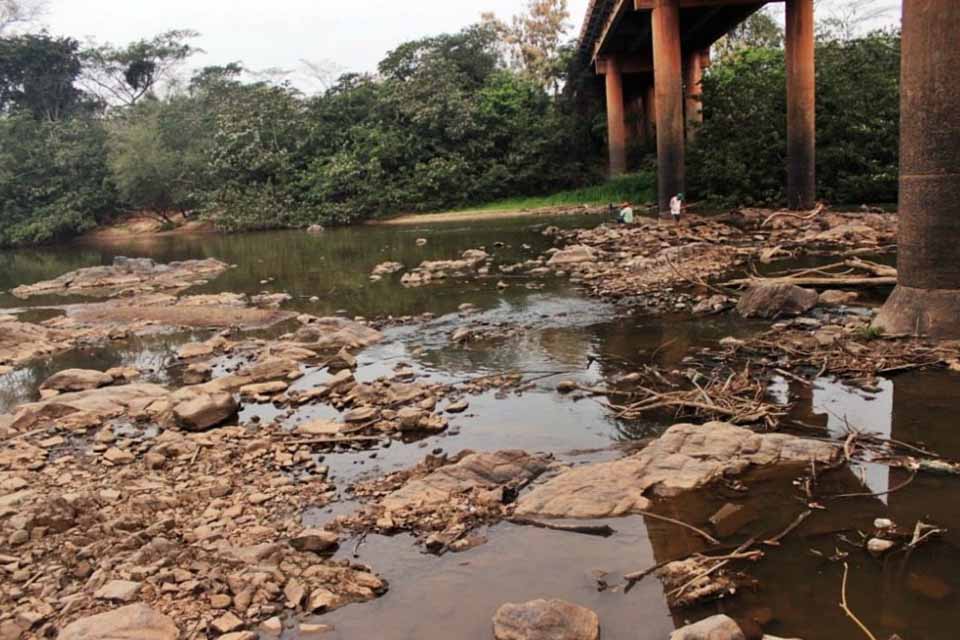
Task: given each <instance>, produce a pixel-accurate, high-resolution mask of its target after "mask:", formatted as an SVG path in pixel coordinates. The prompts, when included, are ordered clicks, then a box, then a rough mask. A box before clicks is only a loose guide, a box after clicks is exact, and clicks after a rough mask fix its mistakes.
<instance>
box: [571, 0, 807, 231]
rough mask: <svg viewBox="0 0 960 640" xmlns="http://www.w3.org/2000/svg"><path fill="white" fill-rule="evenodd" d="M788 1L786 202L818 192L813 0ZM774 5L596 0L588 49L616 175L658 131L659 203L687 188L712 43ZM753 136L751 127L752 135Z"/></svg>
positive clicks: (583, 44) (803, 203)
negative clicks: (688, 155) (688, 154)
mask: <svg viewBox="0 0 960 640" xmlns="http://www.w3.org/2000/svg"><path fill="white" fill-rule="evenodd" d="M774 1H777V2H784V3H785V4H786V56H787V96H786V99H787V102H788V109H787V201H788V204H789V206H790V207H791V208H794V209H810V208H812V207H813V205H814V201H815V199H816V168H815V167H816V161H815V157H816V150H815V139H816V129H815V78H814V11H813V5H814V0H774ZM767 4H770V2H758V1H757V0H592V1H591V3H590V6H589V8H588V9H587V16H586V19H585V20H584V23H583V31H582V32H581V34H580V42H579V47H580V54H581V55H582V56H583V57H584V58H585V59H586V60H588V61H589V62H590V63H591V64H592V65H593V66H594V68H595V70H596V73H597V74H600V75H602V76H604V81H605V85H606V102H607V132H608V140H609V152H610V173H611V174H613V175H616V174H619V173H623V172H624V171H625V170H626V165H627V154H626V150H627V145H628V143H629V142H630V141H631V140H638V141H644V140H650V141H651V142H652V141H653V139H654V137H655V138H656V146H657V176H658V202H659V206H660V212H661V214H663V213H664V212H666V211H667V210H668V203H669V201H670V198H671V197H672V196H673V195H675V194H677V193H682V192H684V191H686V186H685V182H686V168H685V162H684V151H685V145H686V141H687V140H690V139H692V138H693V136H694V135H695V133H696V125H697V124H698V123H700V122H702V119H703V109H702V104H701V79H702V77H703V71H704V69H705V68H706V67H707V66H708V65H709V64H710V47H711V45H713V43H715V42H716V41H717V40H719V39H720V38H722V37H723V36H724V35H726V34H727V33H728V32H729V31H730V30H731V29H733V28H734V27H736V26H737V25H738V24H740V23H741V22H743V21H744V20H746V19H747V18H749V17H750V16H751V15H753V14H754V13H755V12H757V11H758V10H760V9H761V8H763V7H764V6H765V5H767ZM745 133H746V132H745Z"/></svg>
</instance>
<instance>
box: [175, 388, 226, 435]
mask: <svg viewBox="0 0 960 640" xmlns="http://www.w3.org/2000/svg"><path fill="white" fill-rule="evenodd" d="M237 410H238V407H237V402H236V400H234V399H233V395H232V394H230V393H225V392H221V393H210V394H206V393H205V394H201V395H199V396H197V397H196V398H194V399H192V400H187V401H185V402H181V403H180V404H178V405H176V406H175V407H174V408H173V415H174V417H176V419H177V422H178V423H179V424H180V426H181V427H183V428H184V429H187V430H188V431H205V430H207V429H210V428H212V427H215V426H217V425H219V424H222V423H224V422H226V421H227V420H229V419H230V418H232V417H233V416H235V415H236V414H237Z"/></svg>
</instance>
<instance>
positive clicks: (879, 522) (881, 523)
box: [873, 518, 897, 531]
mask: <svg viewBox="0 0 960 640" xmlns="http://www.w3.org/2000/svg"><path fill="white" fill-rule="evenodd" d="M873 526H874V528H876V529H879V530H880V531H886V530H888V529H893V528H895V527H896V526H897V525H896V524H895V523H894V522H893V520H891V519H889V518H877V519H876V520H874V521H873Z"/></svg>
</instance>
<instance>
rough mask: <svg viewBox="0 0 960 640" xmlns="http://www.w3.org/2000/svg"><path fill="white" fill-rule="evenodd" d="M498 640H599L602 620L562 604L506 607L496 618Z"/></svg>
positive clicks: (536, 602)
mask: <svg viewBox="0 0 960 640" xmlns="http://www.w3.org/2000/svg"><path fill="white" fill-rule="evenodd" d="M493 637H494V638H496V640H599V638H600V619H599V618H598V617H597V614H595V613H594V612H593V611H591V610H590V609H586V608H584V607H581V606H578V605H575V604H571V603H569V602H565V601H563V600H532V601H530V602H525V603H522V604H510V603H508V604H505V605H503V606H501V607H500V608H499V609H497V613H496V615H494V617H493Z"/></svg>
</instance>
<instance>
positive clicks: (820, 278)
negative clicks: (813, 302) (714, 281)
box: [725, 257, 897, 287]
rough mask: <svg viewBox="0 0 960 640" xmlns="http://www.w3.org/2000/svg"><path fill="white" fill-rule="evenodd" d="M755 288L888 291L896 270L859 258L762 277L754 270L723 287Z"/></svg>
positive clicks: (895, 282) (895, 278) (895, 275)
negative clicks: (783, 286)
mask: <svg viewBox="0 0 960 640" xmlns="http://www.w3.org/2000/svg"><path fill="white" fill-rule="evenodd" d="M756 284H793V285H797V286H800V287H892V286H895V285H896V284H897V269H896V267H891V266H888V265H885V264H880V263H878V262H872V261H870V260H864V259H863V258H859V257H851V258H847V259H846V260H843V261H841V262H835V263H833V264H828V265H824V266H822V267H812V268H808V269H793V270H790V271H783V272H780V273H774V274H771V275H769V276H766V277H764V276H761V275H760V274H758V273H757V272H756V271H755V270H754V272H753V275H751V276H750V277H747V278H738V279H736V280H731V281H730V282H727V283H725V285H726V286H729V287H737V286H751V285H756Z"/></svg>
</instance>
